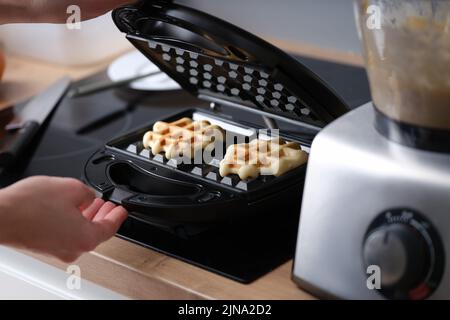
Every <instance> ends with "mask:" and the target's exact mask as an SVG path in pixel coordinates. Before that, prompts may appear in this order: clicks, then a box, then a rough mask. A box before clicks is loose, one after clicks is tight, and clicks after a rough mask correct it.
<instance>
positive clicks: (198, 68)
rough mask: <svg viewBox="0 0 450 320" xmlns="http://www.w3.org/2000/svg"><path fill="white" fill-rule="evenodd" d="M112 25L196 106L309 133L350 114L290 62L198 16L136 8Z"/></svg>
mask: <svg viewBox="0 0 450 320" xmlns="http://www.w3.org/2000/svg"><path fill="white" fill-rule="evenodd" d="M113 19H114V22H115V23H116V25H117V27H118V28H119V29H120V30H121V31H122V32H124V33H126V34H127V38H128V40H129V41H130V42H131V43H132V44H133V45H134V46H135V47H136V48H137V49H138V50H140V51H141V52H142V53H143V54H144V55H145V56H146V57H147V58H148V59H149V60H151V61H152V62H153V63H155V64H156V65H157V66H158V67H159V68H160V69H161V70H162V71H164V72H165V73H167V74H168V75H169V76H170V77H171V78H172V79H174V80H175V81H177V82H178V83H179V84H180V85H181V86H182V87H183V88H184V89H185V90H187V91H188V92H190V93H192V94H194V95H195V96H197V97H199V98H201V99H204V100H208V101H211V102H218V103H220V104H222V105H229V106H234V107H243V108H246V109H247V108H250V109H249V110H251V111H254V112H257V113H260V114H263V115H268V116H272V117H274V118H277V119H286V120H290V121H291V122H295V123H302V124H309V125H311V126H313V127H323V126H324V125H326V124H327V123H329V122H331V121H333V120H334V119H335V118H337V117H339V116H341V115H342V114H344V113H346V112H347V111H348V110H349V108H348V107H347V105H346V104H345V103H344V102H343V100H342V99H341V98H340V97H339V96H338V95H337V94H336V93H335V92H334V91H333V90H332V89H331V88H329V87H328V86H327V85H326V84H325V83H324V82H323V81H322V80H321V79H320V78H319V77H318V76H317V75H316V74H314V73H313V72H312V71H311V70H309V69H308V68H306V67H305V66H304V65H302V64H301V63H299V62H298V61H297V60H295V59H294V58H293V57H291V56H290V55H288V54H286V53H284V52H283V51H281V50H279V49H278V48H276V47H274V46H273V45H271V44H269V43H267V42H266V41H264V40H262V39H260V38H258V37H256V36H255V35H253V34H251V33H248V32H247V31H245V30H242V29H240V28H238V27H236V26H234V25H232V24H230V23H228V22H225V21H223V20H220V19H218V18H216V17H213V16H211V15H209V14H206V13H204V12H201V11H198V10H195V9H192V8H188V7H185V6H181V5H177V4H174V3H168V2H164V1H142V2H139V3H137V4H134V5H127V6H124V7H121V8H118V9H116V10H114V11H113Z"/></svg>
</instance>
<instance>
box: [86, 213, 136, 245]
mask: <svg viewBox="0 0 450 320" xmlns="http://www.w3.org/2000/svg"><path fill="white" fill-rule="evenodd" d="M103 214H104V213H103ZM127 216H128V213H127V211H126V210H125V209H124V208H123V207H121V206H119V207H115V208H113V209H111V210H109V212H107V213H106V214H104V216H103V218H102V219H96V218H97V217H95V218H94V229H95V232H97V237H98V238H97V239H98V240H99V241H100V242H103V241H106V240H108V239H109V238H111V237H112V236H114V235H115V234H116V232H117V230H119V228H120V226H121V225H122V223H123V222H124V221H125V220H126V218H127Z"/></svg>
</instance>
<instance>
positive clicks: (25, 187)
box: [0, 177, 127, 262]
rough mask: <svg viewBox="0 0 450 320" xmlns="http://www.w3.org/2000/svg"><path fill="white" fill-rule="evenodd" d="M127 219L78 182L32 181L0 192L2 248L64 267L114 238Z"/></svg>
mask: <svg viewBox="0 0 450 320" xmlns="http://www.w3.org/2000/svg"><path fill="white" fill-rule="evenodd" d="M126 217H127V212H126V210H125V209H124V208H122V207H118V206H115V205H114V204H112V203H110V202H106V203H105V202H104V201H103V200H101V199H95V194H94V192H93V191H92V190H91V189H89V188H88V187H87V186H85V185H84V184H83V183H82V182H80V181H78V180H75V179H67V178H53V177H33V178H28V179H25V180H22V181H20V182H17V183H16V184H14V185H12V186H10V187H8V188H5V189H2V190H0V244H5V245H10V246H13V247H17V248H22V249H28V250H31V251H35V252H38V253H44V254H48V255H52V256H55V257H57V258H59V259H60V260H62V261H64V262H72V261H74V260H76V259H77V258H78V257H79V256H80V255H81V254H82V253H84V252H87V251H91V250H93V249H95V247H97V245H99V244H100V243H101V242H103V241H106V240H108V239H109V238H111V237H112V236H114V234H115V233H116V232H117V230H118V229H119V227H120V225H121V224H122V223H123V222H124V221H125V219H126Z"/></svg>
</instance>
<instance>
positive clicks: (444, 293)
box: [293, 103, 450, 299]
mask: <svg viewBox="0 0 450 320" xmlns="http://www.w3.org/2000/svg"><path fill="white" fill-rule="evenodd" d="M375 121H376V114H375V110H374V108H373V106H372V103H369V104H366V105H364V106H362V107H359V108H357V109H356V110H354V111H352V112H350V113H348V114H346V115H344V116H342V117H341V118H339V119H338V120H336V121H335V122H333V123H332V124H330V125H328V126H327V127H326V128H325V129H323V130H322V131H321V132H320V133H319V134H318V135H317V137H316V139H315V140H314V142H313V145H312V148H311V156H310V159H309V164H308V171H307V175H306V184H305V189H304V195H303V204H302V211H301V217H300V227H299V235H298V240H297V249H296V257H295V263H294V276H293V277H294V280H295V281H296V282H297V283H298V284H299V285H300V286H301V287H303V288H304V289H306V290H308V291H310V292H311V293H313V294H315V295H317V296H321V297H334V298H343V299H380V298H386V297H388V298H392V297H394V298H396V297H399V298H407V299H409V298H410V299H422V298H427V297H430V298H436V299H448V298H450V273H449V272H445V271H446V269H447V268H449V267H447V266H446V265H445V263H444V260H445V259H444V258H445V256H446V251H447V250H448V245H449V244H450V233H449V232H447V227H448V226H449V225H450V215H449V214H448V211H449V208H450V197H449V194H450V154H444V153H437V152H428V151H424V150H419V149H414V148H410V147H406V146H403V145H401V144H398V143H395V142H392V141H390V140H388V139H386V138H385V137H384V136H383V135H381V134H380V133H379V132H378V131H377V129H376V128H375V125H374V124H375ZM394 218H395V219H394ZM380 221H381V222H380ZM392 223H403V224H404V225H406V226H407V227H408V228H407V232H409V231H408V230H410V229H409V228H411V229H413V230H414V231H413V234H412V235H413V236H422V234H423V235H424V237H425V238H427V239H426V240H427V241H428V242H427V243H426V244H425V247H426V251H427V252H426V253H427V254H429V256H430V257H432V259H431V260H430V261H431V262H430V261H427V262H426V263H427V264H426V266H427V268H429V272H428V273H427V275H426V277H423V278H422V275H421V274H409V275H408V276H409V277H417V282H416V281H411V282H410V283H414V284H417V283H419V285H418V286H416V287H411V288H406V289H404V288H401V287H400V286H395V284H394V286H393V287H391V288H389V290H391V291H389V292H387V293H386V291H385V292H383V288H381V290H377V289H376V288H375V289H374V288H373V287H371V286H368V281H369V282H370V276H371V273H370V272H369V271H370V270H368V269H367V263H366V262H367V261H366V260H365V255H364V253H368V254H374V253H375V254H377V253H378V252H380V251H383V252H385V253H388V254H386V255H384V256H383V255H381V257H380V256H376V255H375V258H376V259H378V260H377V261H381V262H383V263H385V264H384V265H390V266H393V269H391V270H387V271H386V270H385V269H381V279H383V274H384V275H387V276H392V270H396V271H397V270H400V272H402V270H403V269H402V268H400V267H399V268H395V266H403V265H406V266H408V265H409V266H410V265H411V261H415V260H414V259H411V260H407V259H406V262H405V261H404V260H401V259H400V258H402V257H403V256H404V255H402V254H403V253H405V255H406V254H408V253H409V252H412V253H414V252H415V251H414V248H412V250H409V249H411V248H407V247H408V243H405V244H403V243H402V242H401V241H400V240H402V239H400V240H399V242H398V243H401V245H402V246H403V247H402V246H399V247H395V248H391V247H390V246H389V245H386V246H385V247H383V248H381V249H380V250H379V251H376V250H367V249H373V248H374V247H370V246H368V242H370V241H369V240H370V239H369V240H368V235H370V234H371V232H373V231H374V229H373V228H374V226H376V230H381V231H383V230H386V228H387V227H389V226H390V224H392ZM389 228H390V227H389ZM376 230H375V231H376ZM415 231H418V232H419V233H415ZM394 236H395V234H394ZM408 236H409V234H408ZM372 240H373V239H372ZM372 244H373V241H372ZM376 245H377V244H376ZM377 248H378V247H377ZM399 248H400V249H399ZM404 248H406V249H408V250H409V251H408V250H406V249H405V250H404ZM397 249H398V250H397ZM395 250H397V251H395ZM397 252H401V253H402V254H392V253H397ZM386 257H395V258H396V259H399V260H395V259H394V260H395V261H393V260H389V259H388V258H386ZM376 259H375V260H376ZM383 259H384V260H383ZM416 260H418V261H416V262H421V261H420V259H419V258H418V259H416ZM408 261H409V262H408ZM389 263H391V264H389ZM447 271H449V270H447ZM383 272H391V274H385V273H383ZM393 275H394V276H398V277H399V278H400V277H401V274H400V275H398V274H393ZM391 278H392V277H391ZM385 279H387V278H385ZM413 280H415V278H414V279H413ZM382 281H383V280H382ZM420 290H421V291H420Z"/></svg>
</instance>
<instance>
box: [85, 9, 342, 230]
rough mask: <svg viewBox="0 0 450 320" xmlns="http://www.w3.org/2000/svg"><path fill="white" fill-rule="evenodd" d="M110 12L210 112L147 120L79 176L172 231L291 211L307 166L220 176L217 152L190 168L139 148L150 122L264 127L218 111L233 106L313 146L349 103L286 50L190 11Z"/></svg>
mask: <svg viewBox="0 0 450 320" xmlns="http://www.w3.org/2000/svg"><path fill="white" fill-rule="evenodd" d="M113 19H114V21H115V23H116V25H117V27H118V28H119V29H120V31H122V32H123V33H125V34H126V37H127V39H128V40H129V41H130V42H131V43H132V44H133V45H134V46H135V47H136V48H137V49H138V50H139V51H140V52H142V54H144V55H145V56H146V57H147V58H148V59H150V60H151V61H152V62H153V63H155V64H156V65H157V66H158V67H159V68H160V69H161V70H162V71H164V72H165V73H167V74H168V75H169V76H170V77H171V78H173V79H174V80H175V81H177V82H178V83H179V84H180V85H181V86H182V88H183V89H184V90H187V91H188V92H190V93H191V94H193V95H195V96H197V97H198V98H200V99H202V100H206V101H208V102H210V103H211V104H212V106H216V108H214V110H216V111H205V110H204V109H189V110H186V111H184V112H182V113H179V114H175V115H168V116H167V118H164V119H149V123H148V125H146V126H145V127H143V128H138V129H136V130H135V131H133V132H130V133H129V134H126V135H124V136H120V137H117V138H115V139H113V140H112V141H110V142H109V143H107V144H106V145H105V146H104V148H103V149H102V150H99V151H98V152H96V153H95V154H94V155H92V157H91V158H90V159H89V160H88V162H87V163H86V166H85V173H84V179H85V181H86V182H87V183H88V184H89V185H91V186H92V187H94V188H95V189H96V190H97V192H98V193H99V194H100V195H101V196H102V197H103V198H104V199H107V200H110V201H113V202H115V203H118V204H121V205H123V206H124V207H125V208H127V209H128V210H129V211H130V216H131V217H132V218H134V219H137V220H139V221H143V222H146V223H150V224H152V225H157V226H161V227H169V228H170V229H171V230H175V229H176V230H180V228H179V227H180V226H192V225H202V224H215V223H220V222H224V221H231V220H236V219H244V218H249V217H254V216H255V215H258V214H259V215H260V217H262V216H268V214H269V213H270V212H274V213H276V215H278V216H280V215H282V214H283V213H282V212H281V211H283V212H284V211H289V210H280V209H289V208H295V206H294V205H293V202H295V203H298V202H300V199H301V189H302V185H303V181H304V177H305V170H306V165H305V166H302V167H299V168H297V169H295V170H293V171H290V172H288V173H287V174H285V175H283V176H281V177H273V176H260V177H258V178H257V179H252V180H248V181H241V180H240V179H239V177H238V176H237V175H232V176H228V177H224V178H222V177H221V176H220V175H219V167H218V163H219V160H220V159H215V160H216V161H212V162H210V163H203V164H195V165H194V164H184V163H180V162H179V161H176V160H175V161H174V160H170V161H168V160H167V159H165V157H164V155H163V154H158V155H156V156H153V155H152V153H151V152H150V151H149V150H147V149H144V148H143V146H142V142H141V140H142V137H143V135H144V133H145V132H146V131H149V130H151V129H152V127H153V124H154V122H155V121H156V120H158V121H159V120H162V121H167V122H170V121H174V120H176V119H180V118H182V117H190V118H193V119H194V120H202V119H206V120H208V121H210V122H211V123H213V124H218V125H220V126H221V127H222V128H223V129H225V130H226V132H227V135H229V134H231V135H233V137H235V138H236V139H238V138H244V139H247V141H249V140H251V139H253V138H256V137H257V134H258V133H257V129H262V128H261V127H259V126H257V125H256V124H244V123H242V122H239V121H238V120H235V119H230V118H227V117H226V116H224V115H222V114H221V112H220V111H217V110H221V109H223V108H226V107H230V108H238V109H241V110H245V111H246V112H252V113H256V114H259V115H261V116H262V117H264V119H265V123H267V124H268V125H267V126H268V127H270V128H271V129H274V128H276V124H277V123H276V121H283V122H285V123H288V124H290V125H291V126H292V125H294V126H295V128H296V131H298V132H300V133H301V134H296V135H290V134H287V133H286V134H285V133H284V132H283V131H281V133H280V136H281V137H282V138H284V139H286V140H288V141H296V142H299V143H300V144H301V145H302V146H303V147H309V146H310V144H311V141H312V139H313V137H314V135H315V134H316V133H317V132H319V131H320V129H321V128H322V127H323V126H325V125H326V124H327V123H329V122H331V121H332V120H334V119H335V118H337V117H339V116H340V115H342V114H344V113H345V112H346V111H347V110H348V107H347V106H346V104H345V103H344V102H343V101H342V100H341V99H340V98H339V97H338V96H337V95H336V94H335V92H334V91H333V90H331V89H330V88H329V87H327V86H326V85H325V84H324V83H323V82H322V81H321V80H320V79H319V78H318V77H317V76H316V75H315V74H314V73H312V72H311V71H310V70H309V69H307V68H306V67H304V66H303V65H302V64H300V63H299V62H297V61H296V60H294V59H293V58H292V57H290V56H289V55H288V54H286V53H284V52H282V51H281V50H279V49H277V48H275V47H274V46H272V45H270V44H269V43H267V42H265V41H263V40H261V39H259V38H258V37H256V36H254V35H252V34H250V33H248V32H246V31H244V30H242V29H240V28H238V27H236V26H234V25H232V24H229V23H227V22H225V21H222V20H220V19H218V18H216V17H213V16H211V15H208V14H206V13H203V12H200V11H197V10H194V9H192V8H188V7H185V6H181V5H177V4H173V3H167V2H162V1H143V2H140V3H137V4H134V5H128V6H125V7H121V8H118V9H116V10H115V11H114V12H113ZM218 106H220V108H218ZM151 120H153V121H151ZM303 133H304V134H303ZM267 135H269V136H270V135H271V131H270V130H268V131H267ZM224 147H226V146H224ZM291 211H292V210H291ZM293 214H295V215H298V212H295V213H293ZM185 229H186V228H185ZM186 233H189V232H186V231H183V234H186Z"/></svg>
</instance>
